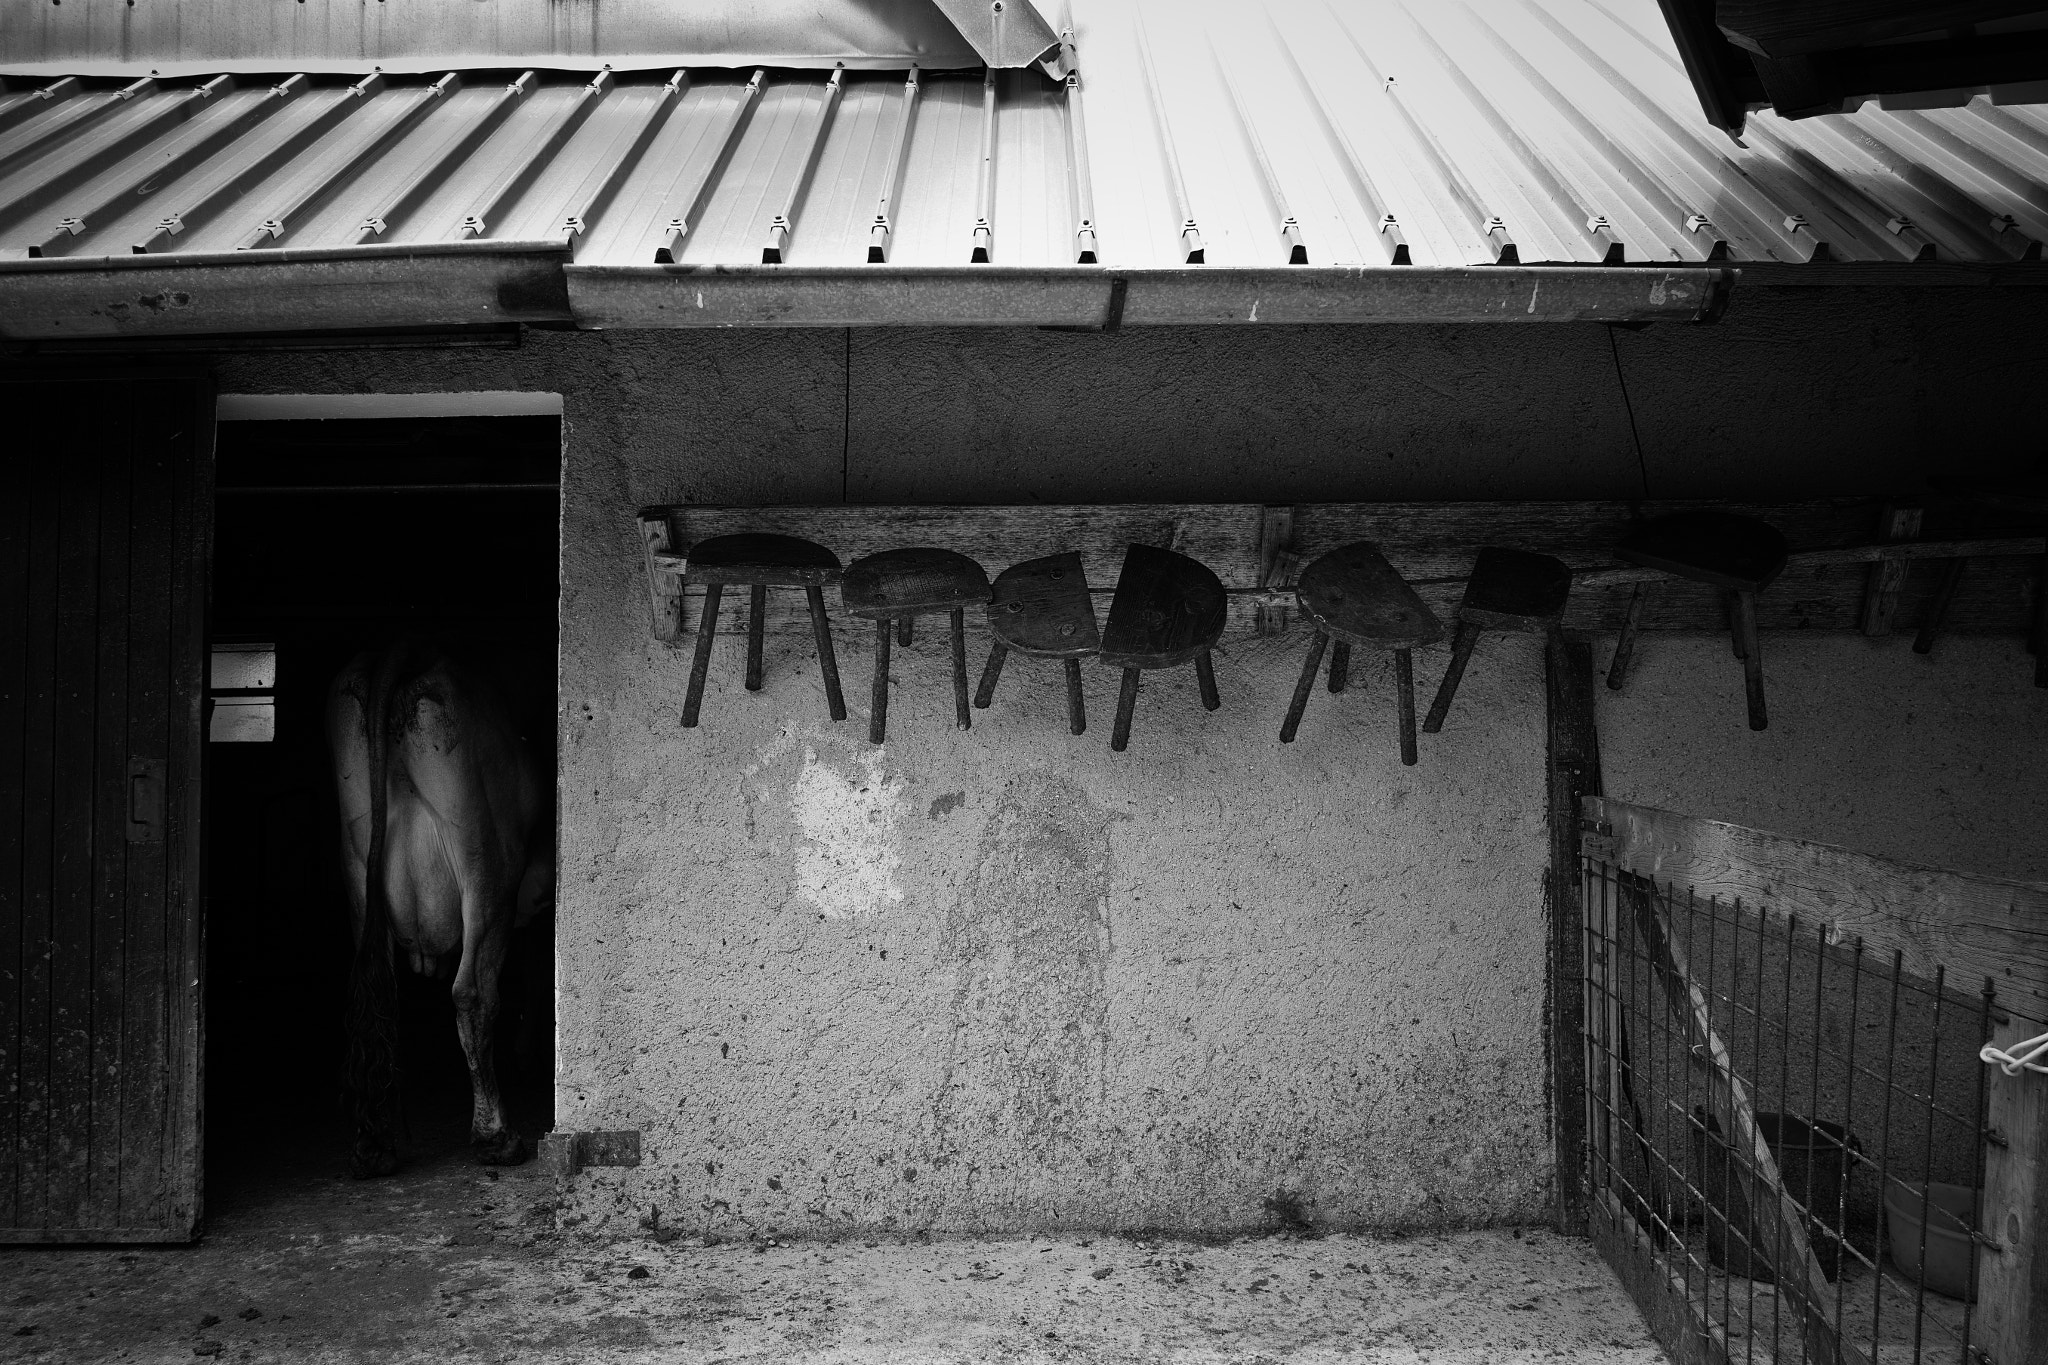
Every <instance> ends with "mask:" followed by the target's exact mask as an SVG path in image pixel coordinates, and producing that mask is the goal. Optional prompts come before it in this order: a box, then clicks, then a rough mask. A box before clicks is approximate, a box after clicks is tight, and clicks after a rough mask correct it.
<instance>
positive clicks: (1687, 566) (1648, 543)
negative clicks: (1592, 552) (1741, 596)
mask: <svg viewBox="0 0 2048 1365" xmlns="http://www.w3.org/2000/svg"><path fill="white" fill-rule="evenodd" d="M1614 553H1615V556H1616V557H1617V558H1620V559H1625V560H1627V561H1628V562H1629V563H1631V564H1640V565H1642V566H1643V567H1644V568H1646V569H1662V570H1663V571H1664V572H1665V573H1668V574H1673V575H1675V576H1677V577H1679V578H1690V579H1693V580H1694V581H1696V582H1700V583H1712V584H1714V585H1715V586H1716V587H1721V588H1729V589H1733V590H1735V591H1738V592H1759V591H1761V590H1762V589H1764V588H1766V587H1768V586H1770V584H1771V582H1772V581H1773V580H1774V579H1776V578H1777V576H1778V575H1779V574H1781V573H1783V572H1784V571H1785V560H1786V557H1787V555H1788V554H1789V553H1790V549H1789V547H1788V546H1787V545H1786V544H1785V536H1784V533H1783V532H1781V531H1779V530H1778V528H1777V527H1775V526H1773V525H1771V524H1770V523H1769V522H1767V521H1758V520H1757V519H1756V518H1755V517H1742V516H1737V515H1735V514H1734V513H1733V512H1712V511H1702V512H1679V513H1676V514H1674V515H1672V516H1668V517H1658V518H1657V519H1656V520H1654V521H1646V522H1644V523H1643V524H1642V525H1641V526H1638V527H1636V528H1635V529H1634V530H1632V531H1630V532H1629V533H1628V534H1627V535H1626V536H1623V537H1622V538H1621V540H1620V541H1619V542H1618V543H1617V544H1616V545H1615V547H1614Z"/></svg>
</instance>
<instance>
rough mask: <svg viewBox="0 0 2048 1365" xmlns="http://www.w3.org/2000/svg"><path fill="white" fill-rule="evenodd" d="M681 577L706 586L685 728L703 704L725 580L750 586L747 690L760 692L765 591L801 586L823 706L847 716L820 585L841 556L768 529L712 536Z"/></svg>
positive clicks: (835, 573)
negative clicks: (807, 608) (822, 684)
mask: <svg viewBox="0 0 2048 1365" xmlns="http://www.w3.org/2000/svg"><path fill="white" fill-rule="evenodd" d="M683 576H684V577H685V578H686V579H688V578H694V579H696V580H697V581H698V582H699V583H702V584H703V585H704V612H703V615H702V616H701V617H700V618H699V620H698V623H697V650H696V654H695V656H694V657H693V658H692V659H691V660H690V690H689V694H688V696H687V697H685V698H684V700H683V727H684V728H685V729H690V728H693V727H694V726H695V725H696V724H697V714H698V711H699V709H700V708H701V707H702V705H703V702H704V679H705V675H706V673H708V672H709V671H710V667H711V642H712V640H713V638H714V637H716V635H717V634H718V604H719V601H720V598H721V596H722V594H723V592H724V590H725V588H726V586H727V585H728V584H745V585H746V586H747V587H748V588H749V589H751V594H750V600H749V602H748V610H747V690H748V691H749V692H759V691H760V690H761V652H762V643H763V634H764V630H765V622H766V619H767V614H768V589H770V588H802V589H803V591H804V596H805V598H806V599H807V600H808V602H809V605H810V610H811V634H812V637H813V638H814V639H815V640H816V641H817V645H818V669H819V671H820V672H821V673H823V674H824V677H825V704H826V707H827V709H829V710H830V712H831V713H832V719H834V720H845V719H846V699H845V698H844V697H843V696H841V695H840V692H839V661H838V659H837V658H836V657H835V656H834V655H833V652H832V623H831V622H830V621H829V620H827V619H826V617H825V590H824V585H825V584H827V583H830V582H832V581H833V580H834V579H836V578H838V577H839V556H837V555H835V554H833V553H832V552H831V551H830V550H828V549H826V548H825V547H824V546H822V545H820V544H818V543H816V542H815V541H809V540H802V539H799V538H798V537H796V536H780V535H773V534H770V533H768V532H755V531H743V532H737V533H735V534H733V535H727V536H713V537H712V538H711V539H709V540H702V541H699V542H697V543H696V544H695V545H692V546H691V547H690V550H689V553H688V555H686V556H685V558H684V567H683Z"/></svg>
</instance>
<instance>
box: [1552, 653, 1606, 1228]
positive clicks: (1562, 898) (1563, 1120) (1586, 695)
mask: <svg viewBox="0 0 2048 1365" xmlns="http://www.w3.org/2000/svg"><path fill="white" fill-rule="evenodd" d="M1544 678H1545V688H1544V690H1545V693H1546V695H1547V701H1548V706H1547V710H1548V714H1549V731H1550V739H1549V774H1550V775H1549V823H1550V867H1549V869H1548V870H1547V872H1546V873H1545V875H1544V881H1543V907H1544V911H1545V916H1544V917H1545V920H1546V921H1547V928H1548V931H1549V933H1548V940H1549V941H1548V952H1547V954H1546V956H1547V958H1548V968H1549V970H1548V973H1547V975H1548V976H1549V981H1548V983H1547V985H1548V989H1547V990H1546V992H1545V996H1544V1014H1545V1015H1546V1016H1547V1017H1546V1019H1545V1021H1544V1022H1545V1027H1544V1030H1543V1038H1544V1050H1545V1051H1546V1052H1547V1053H1548V1054H1549V1057H1548V1061H1549V1067H1548V1069H1547V1080H1548V1082H1549V1087H1548V1088H1549V1091H1550V1096H1549V1099H1550V1123H1551V1135H1552V1141H1553V1144H1554V1146H1555V1150H1556V1153H1557V1175H1556V1181H1557V1225H1558V1230H1559V1231H1560V1232H1563V1233H1566V1234H1567V1235H1579V1234H1583V1233H1584V1231H1585V1227H1586V1200H1587V1194H1586V1142H1587V1134H1588V1128H1589V1119H1590V1115H1589V1113H1588V1109H1589V1104H1588V1099H1589V1097H1588V1095H1587V1093H1586V1084H1587V1066H1588V1063H1587V1056H1586V1047H1585V1045H1584V1043H1583V1041H1582V1040H1583V1036H1584V1032H1585V1026H1586V971H1587V963H1586V941H1585V906H1584V904H1583V902H1582V898H1581V895H1580V889H1581V881H1580V877H1579V799H1580V798H1581V797H1584V796H1588V795H1592V794H1595V793H1597V792H1598V791H1599V790H1600V745H1599V736H1598V735H1597V733H1596V732H1595V730H1594V726H1593V647H1592V645H1590V644H1587V643H1585V642H1583V641H1577V640H1570V641H1568V640H1566V639H1565V638H1564V637H1563V636H1561V635H1558V634H1555V633H1553V634H1552V635H1551V637H1550V643H1549V647H1548V649H1547V650H1546V651H1545V653H1544ZM1602 998H1603V1000H1604V999H1605V996H1604V994H1603V997H1602Z"/></svg>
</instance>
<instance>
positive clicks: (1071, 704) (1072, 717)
mask: <svg viewBox="0 0 2048 1365" xmlns="http://www.w3.org/2000/svg"><path fill="white" fill-rule="evenodd" d="M1066 662H1067V728H1068V729H1069V730H1071V731H1073V732H1074V733H1075V734H1077V735H1084V734H1086V733H1088V708H1087V707H1086V706H1084V705H1082V703H1081V661H1080V660H1079V659H1069V660H1067V661H1066Z"/></svg>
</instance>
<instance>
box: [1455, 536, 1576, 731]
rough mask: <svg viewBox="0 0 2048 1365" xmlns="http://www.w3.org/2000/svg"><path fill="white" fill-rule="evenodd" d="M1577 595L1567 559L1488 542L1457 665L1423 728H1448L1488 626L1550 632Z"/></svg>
mask: <svg viewBox="0 0 2048 1365" xmlns="http://www.w3.org/2000/svg"><path fill="white" fill-rule="evenodd" d="M1571 595H1572V571H1571V569H1570V568H1569V567H1568V566H1567V565H1566V564H1565V562H1564V561H1563V560H1561V559H1553V558H1551V557H1550V556H1549V555H1538V554H1531V553H1529V552H1528V551H1527V550H1502V549H1497V548H1495V547H1494V546H1491V545H1488V546H1485V547H1484V548H1482V549H1481V550H1480V551H1479V558H1478V559H1477V560H1476V561H1475V562H1474V563H1473V565H1472V576H1471V577H1470V578H1468V579H1466V580H1465V598H1464V600H1463V601H1462V602H1460V603H1458V628H1457V630H1456V631H1455V632H1454V633H1453V634H1452V636H1451V664H1450V667H1448V668H1446V669H1445V670H1444V680H1443V681H1442V682H1441V683H1439V684H1437V689H1436V700H1435V701H1433V702H1431V703H1430V704H1429V715H1428V717H1427V718H1425V719H1424V720H1423V722H1422V733H1424V734H1425V735H1433V734H1435V733H1437V731H1439V730H1441V729H1443V728H1444V717H1445V716H1448V715H1449V714H1450V713H1451V700H1452V699H1453V698H1454V697H1456V696H1457V695H1458V684H1459V683H1460V682H1461V681H1463V679H1464V677H1465V665H1466V664H1467V663H1469V662H1471V659H1472V647H1473V646H1474V645H1476V644H1478V643H1479V632H1481V631H1483V630H1524V631H1529V632H1532V633H1534V634H1537V635H1548V634H1550V633H1551V632H1552V631H1554V630H1556V629H1557V628H1558V626H1559V625H1561V624H1562V623H1563V621H1564V607H1565V603H1566V601H1567V600H1569V599H1570V597H1571Z"/></svg>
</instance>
